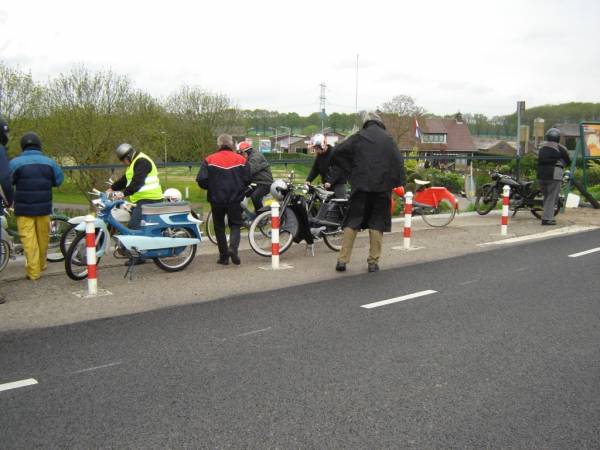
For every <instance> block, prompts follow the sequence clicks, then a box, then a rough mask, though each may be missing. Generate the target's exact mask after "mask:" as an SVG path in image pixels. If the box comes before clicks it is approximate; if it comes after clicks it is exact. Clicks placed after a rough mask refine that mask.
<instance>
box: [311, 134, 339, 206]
mask: <svg viewBox="0 0 600 450" xmlns="http://www.w3.org/2000/svg"><path fill="white" fill-rule="evenodd" d="M311 147H312V148H313V149H314V151H315V152H316V154H317V156H316V158H315V161H314V162H313V165H312V168H311V169H310V172H309V173H308V176H307V177H306V181H307V182H309V183H312V181H313V180H314V179H315V178H317V176H319V175H320V176H321V183H323V187H324V188H325V189H329V190H332V191H333V192H335V198H346V176H345V175H344V172H343V171H342V170H341V169H340V168H338V167H335V166H333V165H332V164H331V162H332V161H333V158H334V155H335V152H336V150H335V148H334V147H332V146H331V145H329V144H327V140H326V139H325V136H323V135H322V134H315V135H314V136H313V137H312V139H311Z"/></svg>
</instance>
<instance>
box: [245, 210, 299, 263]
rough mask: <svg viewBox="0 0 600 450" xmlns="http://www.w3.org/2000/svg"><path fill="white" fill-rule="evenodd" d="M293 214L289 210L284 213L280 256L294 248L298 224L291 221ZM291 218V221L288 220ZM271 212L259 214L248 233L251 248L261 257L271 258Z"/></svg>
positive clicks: (280, 227) (281, 227) (280, 229)
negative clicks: (293, 243)
mask: <svg viewBox="0 0 600 450" xmlns="http://www.w3.org/2000/svg"><path fill="white" fill-rule="evenodd" d="M290 215H294V213H293V212H289V211H288V210H285V211H284V214H283V215H282V217H281V221H280V226H279V254H280V255H281V254H283V253H285V251H286V250H287V249H288V248H290V247H291V246H292V242H294V236H296V233H297V232H298V222H297V221H295V220H291V216H290ZM288 218H289V219H288ZM271 230H272V227H271V211H265V212H263V213H262V214H259V215H258V216H257V217H256V218H255V219H254V221H253V222H252V224H251V225H250V230H249V231H248V239H249V241H250V247H252V250H254V251H255V252H256V253H258V254H259V255H260V256H265V257H268V256H271V252H272V249H271V234H272V231H271Z"/></svg>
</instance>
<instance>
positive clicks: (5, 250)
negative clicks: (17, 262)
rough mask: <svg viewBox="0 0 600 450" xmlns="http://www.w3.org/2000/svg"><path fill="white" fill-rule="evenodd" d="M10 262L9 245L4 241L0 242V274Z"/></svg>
mask: <svg viewBox="0 0 600 450" xmlns="http://www.w3.org/2000/svg"><path fill="white" fill-rule="evenodd" d="M9 260H10V244H9V243H8V241H5V240H4V239H2V240H0V272H2V271H3V270H4V269H6V266H7V265H8V261H9Z"/></svg>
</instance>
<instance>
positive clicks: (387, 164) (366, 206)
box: [333, 112, 406, 272]
mask: <svg viewBox="0 0 600 450" xmlns="http://www.w3.org/2000/svg"><path fill="white" fill-rule="evenodd" d="M333 165H334V166H336V167H338V168H339V169H341V170H343V171H344V173H345V174H349V180H350V186H351V187H352V192H351V194H350V200H349V205H348V213H347V214H346V217H345V218H344V222H343V224H342V228H343V229H344V237H343V240H342V249H341V251H340V254H339V257H338V261H337V264H336V266H335V270H337V271H338V272H343V271H345V270H346V264H348V263H349V262H350V256H351V254H352V247H353V246H354V240H355V239H356V235H357V233H358V231H359V230H363V229H365V228H368V229H369V239H370V246H369V256H368V258H367V264H368V271H369V272H377V271H378V270H379V257H380V256H381V245H382V240H383V232H385V231H390V230H391V226H392V215H391V212H390V202H391V195H392V189H394V188H395V187H398V186H404V184H405V181H406V175H405V173H404V160H403V158H402V155H401V154H400V151H399V150H398V146H397V145H396V143H395V142H394V139H393V138H392V137H391V136H390V135H389V134H388V132H387V131H386V129H385V125H384V124H383V121H382V120H381V117H380V116H379V114H377V113H375V112H369V113H366V114H365V115H364V117H363V126H362V129H361V130H360V131H359V132H358V133H356V134H354V135H352V136H350V137H349V138H348V139H346V140H345V141H344V142H342V143H340V144H338V145H337V147H336V153H335V156H334V158H333Z"/></svg>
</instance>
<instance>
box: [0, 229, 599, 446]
mask: <svg viewBox="0 0 600 450" xmlns="http://www.w3.org/2000/svg"><path fill="white" fill-rule="evenodd" d="M599 242H600V232H599V231H594V232H589V233H583V234H578V235H572V236H568V237H564V238H558V239H551V240H546V241H541V242H536V243H531V244H526V245H522V246H515V247H510V248H501V249H498V250H494V251H489V252H485V253H477V254H472V255H467V256H463V257H458V258H453V259H447V260H442V261H437V262H428V263H425V264H420V265H414V266H410V267H403V268H400V269H392V270H387V271H382V272H379V273H377V274H360V275H347V276H343V277H341V278H339V279H337V280H336V282H331V281H327V282H319V283H314V284H309V285H304V286H296V287H294V288H293V289H281V290H276V291H271V292H267V293H262V294H251V295H245V296H238V297H233V298H226V299H222V300H218V301H213V302H208V303H201V304H197V305H189V306H182V307H175V308H171V309H163V310H158V311H154V312H148V313H143V314H136V315H131V316H125V317H118V318H114V319H105V320H99V321H93V322H87V323H80V324H75V325H69V326H63V327H57V328H48V329H43V330H32V331H29V332H19V333H4V334H2V335H0V390H1V389H2V383H8V382H12V381H18V380H24V379H29V378H33V379H35V380H36V381H37V382H38V384H36V385H31V386H27V387H21V388H18V389H11V390H5V391H0V411H2V413H1V414H0V443H1V444H0V447H2V448H34V447H43V448H317V449H323V448H599V447H600V428H599V427H598V424H599V423H600V347H599V346H598V342H599V341H600V327H599V326H598V319H599V317H600V299H599V296H598V292H599V291H600V278H599V277H598V267H599V263H600V252H595V253H590V254H586V255H582V256H580V257H577V258H570V257H568V255H569V254H573V253H576V252H579V251H583V250H588V249H591V248H594V247H597V246H599ZM429 290H433V291H437V292H436V293H429V294H426V292H427V291H429ZM415 293H422V294H426V295H422V296H420V297H416V298H413V299H410V300H405V301H400V302H394V303H390V304H387V305H385V306H380V307H374V308H370V309H367V308H364V307H362V306H365V305H371V304H372V303H373V302H378V301H382V300H389V299H393V298H396V299H397V298H398V297H400V296H406V295H409V294H415Z"/></svg>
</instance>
